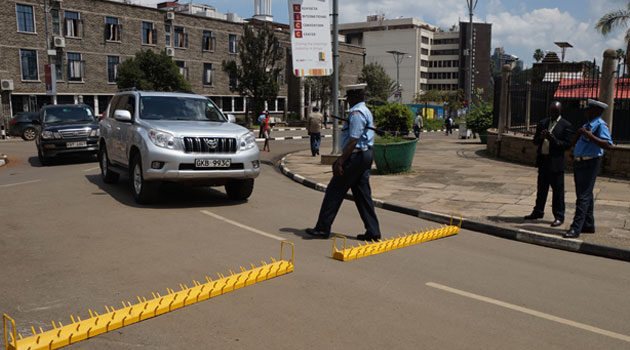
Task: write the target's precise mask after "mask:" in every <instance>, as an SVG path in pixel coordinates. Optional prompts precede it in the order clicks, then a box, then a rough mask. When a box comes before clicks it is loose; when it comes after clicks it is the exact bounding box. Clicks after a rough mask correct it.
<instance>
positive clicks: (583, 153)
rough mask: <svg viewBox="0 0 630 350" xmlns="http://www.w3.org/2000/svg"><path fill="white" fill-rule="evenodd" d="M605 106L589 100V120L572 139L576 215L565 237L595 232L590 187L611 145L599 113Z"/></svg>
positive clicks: (608, 133) (606, 125) (608, 134)
mask: <svg viewBox="0 0 630 350" xmlns="http://www.w3.org/2000/svg"><path fill="white" fill-rule="evenodd" d="M606 108H608V105H607V104H605V103H604V102H600V101H597V100H591V99H589V100H588V107H587V109H586V112H585V114H586V117H587V118H588V123H586V124H584V126H582V127H581V128H580V129H578V131H577V134H576V135H575V138H574V139H573V142H574V143H575V149H574V150H573V156H574V162H573V180H574V181H575V194H576V196H577V200H576V201H575V216H574V217H573V223H572V224H571V227H570V228H569V230H568V231H567V232H566V233H565V234H564V235H563V236H562V237H564V238H578V237H580V233H595V217H594V216H593V204H594V203H593V202H594V200H593V188H594V187H595V179H597V172H598V171H599V165H600V163H601V158H602V156H603V155H604V150H605V149H607V150H609V149H612V148H613V141H612V138H611V137H610V129H609V128H608V124H606V122H605V121H604V120H603V119H602V117H601V115H602V113H603V112H604V111H605V110H606Z"/></svg>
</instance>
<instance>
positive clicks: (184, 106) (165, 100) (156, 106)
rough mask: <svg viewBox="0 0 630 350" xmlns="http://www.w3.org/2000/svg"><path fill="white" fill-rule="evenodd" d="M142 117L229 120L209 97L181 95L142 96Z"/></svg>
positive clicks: (153, 118)
mask: <svg viewBox="0 0 630 350" xmlns="http://www.w3.org/2000/svg"><path fill="white" fill-rule="evenodd" d="M140 118H142V119H150V120H191V121H210V122H227V119H226V118H225V116H223V114H222V113H221V111H220V110H219V108H218V107H217V106H216V105H215V104H214V103H212V101H210V100H209V99H203V98H190V97H181V96H144V97H142V98H140Z"/></svg>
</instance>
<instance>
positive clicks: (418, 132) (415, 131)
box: [413, 125, 422, 139]
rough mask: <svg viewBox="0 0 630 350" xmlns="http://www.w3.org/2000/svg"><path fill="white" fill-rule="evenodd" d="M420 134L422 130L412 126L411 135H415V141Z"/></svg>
mask: <svg viewBox="0 0 630 350" xmlns="http://www.w3.org/2000/svg"><path fill="white" fill-rule="evenodd" d="M420 132H422V129H420V127H418V126H417V125H414V126H413V134H414V135H416V138H417V139H419V138H420Z"/></svg>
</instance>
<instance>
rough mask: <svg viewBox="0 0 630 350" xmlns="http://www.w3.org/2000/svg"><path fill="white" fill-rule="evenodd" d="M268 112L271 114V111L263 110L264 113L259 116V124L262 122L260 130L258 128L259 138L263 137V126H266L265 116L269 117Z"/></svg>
mask: <svg viewBox="0 0 630 350" xmlns="http://www.w3.org/2000/svg"><path fill="white" fill-rule="evenodd" d="M267 114H269V112H267V111H266V110H264V111H263V112H262V114H261V115H259V116H258V124H260V127H259V130H258V138H259V139H262V138H263V126H264V123H263V121H264V120H265V117H267Z"/></svg>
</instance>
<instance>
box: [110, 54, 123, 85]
mask: <svg viewBox="0 0 630 350" xmlns="http://www.w3.org/2000/svg"><path fill="white" fill-rule="evenodd" d="M119 64H120V57H118V56H107V82H108V83H115V82H116V78H118V65H119Z"/></svg>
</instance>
